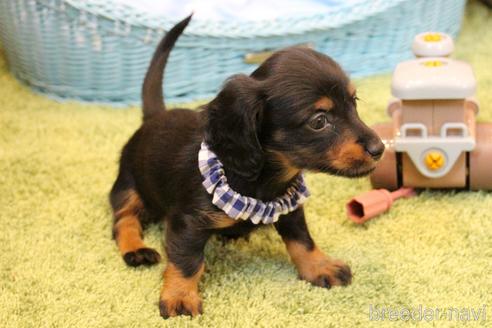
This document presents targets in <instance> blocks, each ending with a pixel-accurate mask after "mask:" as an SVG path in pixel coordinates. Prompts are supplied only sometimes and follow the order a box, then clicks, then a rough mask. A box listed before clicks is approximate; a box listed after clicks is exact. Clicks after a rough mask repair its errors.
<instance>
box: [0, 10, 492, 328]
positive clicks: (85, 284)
mask: <svg viewBox="0 0 492 328" xmlns="http://www.w3.org/2000/svg"><path fill="white" fill-rule="evenodd" d="M491 53H492V15H491V14H490V12H487V11H486V10H485V9H484V7H483V6H481V5H479V4H477V3H475V2H473V3H472V4H471V5H469V6H468V8H467V16H466V20H465V23H464V26H463V30H462V33H461V35H460V37H459V39H458V42H457V50H456V52H455V57H457V58H461V59H464V60H467V61H468V62H470V63H471V64H472V65H473V66H474V68H475V72H476V75H477V78H478V83H479V90H478V98H479V100H480V101H481V104H482V107H481V113H480V119H481V120H484V121H492V63H491V61H492V60H491ZM389 83H390V77H389V75H384V76H380V77H374V78H369V79H364V80H359V81H356V84H357V86H358V90H359V91H358V92H359V96H360V98H361V99H362V100H361V102H360V113H361V116H362V117H363V118H364V119H365V120H366V121H367V122H369V123H375V122H378V121H382V120H387V117H386V116H385V105H386V102H387V100H388V99H389V97H390V94H389ZM140 116H141V115H140V110H139V109H137V108H131V109H128V110H122V109H113V108H108V107H102V106H94V105H83V104H79V103H63V104H60V103H57V102H55V101H52V100H49V99H47V98H45V97H43V96H40V95H36V94H34V93H32V92H31V91H30V90H29V89H28V88H27V87H25V86H22V85H20V84H19V83H18V82H17V81H16V80H15V79H14V78H13V77H12V76H11V75H10V74H9V73H8V71H7V67H6V63H5V59H4V58H3V57H1V56H0V127H1V130H0V172H1V173H0V226H1V228H0V229H1V231H0V247H1V253H0V326H4V327H162V326H173V327H175V326H178V327H180V326H182V327H185V326H186V327H194V326H207V327H354V326H361V327H380V326H391V327H393V326H412V322H410V323H409V322H403V321H398V322H390V321H389V320H388V319H387V320H386V321H385V322H380V321H370V320H369V319H370V317H369V315H370V305H371V304H372V305H373V306H375V305H377V304H380V305H386V306H388V307H392V308H395V309H398V308H400V307H407V308H410V309H412V308H417V307H419V306H420V305H422V306H423V307H428V308H436V307H439V308H448V307H452V308H459V309H462V308H475V309H477V310H478V309H479V308H481V307H482V306H483V305H488V308H487V311H488V313H487V315H488V316H487V321H485V322H484V321H483V320H482V321H481V323H480V325H483V326H487V325H488V326H489V327H492V195H491V194H490V193H486V192H461V193H454V192H447V193H445V192H424V193H423V194H422V195H421V196H420V197H418V198H414V199H410V200H405V201H401V202H399V203H397V204H396V205H395V206H394V208H393V209H392V210H391V212H390V213H388V214H386V215H383V216H381V217H380V218H378V219H376V220H374V221H371V222H369V223H367V224H366V225H365V226H356V225H354V224H352V223H351V222H349V221H348V220H347V219H346V217H345V211H344V203H345V202H346V200H347V199H349V198H350V197H351V196H352V195H355V194H358V193H360V192H362V191H365V190H368V189H369V188H370V186H369V183H368V180H367V179H358V180H349V179H342V178H336V177H329V176H325V175H314V174H310V175H308V185H309V186H310V188H311V191H312V194H313V195H312V197H311V199H310V200H309V202H308V204H307V205H306V211H307V218H308V223H309V227H310V229H311V231H312V234H313V236H314V238H315V240H316V241H317V243H318V245H319V246H320V248H322V249H323V250H325V251H326V252H327V253H328V254H330V255H332V256H333V257H336V258H340V259H343V260H345V261H347V262H348V263H349V264H350V265H351V267H352V270H353V272H354V273H355V277H354V280H353V284H352V285H351V286H349V287H347V288H333V289H331V290H325V289H321V288H315V287H311V286H310V285H309V284H308V283H305V282H303V281H299V280H298V279H297V277H296V276H297V274H296V272H295V270H294V267H293V266H292V265H291V264H290V263H289V259H288V257H287V253H286V251H285V249H284V245H283V243H282V242H281V240H280V238H279V237H278V236H277V234H276V233H275V232H274V230H273V229H271V228H268V229H264V230H262V231H260V232H258V233H257V234H254V235H253V236H252V238H251V240H250V241H249V242H245V241H239V242H236V243H233V244H229V245H227V246H225V247H222V246H221V244H220V243H219V242H217V241H215V240H214V241H212V242H210V243H209V244H208V246H207V250H206V263H207V271H206V273H205V275H204V279H203V281H202V284H201V289H202V291H203V292H202V295H203V298H204V310H205V314H204V315H202V316H200V317H197V318H195V319H193V320H191V319H190V318H187V317H184V318H176V319H170V320H167V321H164V320H163V319H161V318H160V317H159V312H158V308H157V301H158V296H159V289H160V286H161V272H162V270H163V267H164V263H161V264H159V265H158V266H155V267H153V268H138V269H132V268H128V267H126V266H125V265H124V263H123V261H122V259H121V257H120V256H119V254H118V251H117V249H116V246H115V244H114V242H113V241H112V240H111V233H110V231H111V213H110V209H109V206H108V202H107V194H108V191H109V189H110V187H111V184H112V182H113V180H114V178H115V176H116V171H117V159H118V153H119V151H120V149H121V147H122V145H123V144H124V143H125V142H126V140H127V139H128V137H129V136H130V135H131V134H132V132H133V131H134V130H135V129H136V128H137V127H138V126H139V124H140ZM159 229H160V228H159V227H157V226H153V227H151V228H150V230H149V231H148V233H147V234H146V240H147V243H148V244H149V245H150V246H152V247H156V248H157V249H159V250H161V251H162V245H161V243H162V240H161V238H162V237H161V235H162V234H161V231H160V230H159ZM454 318H455V320H454V321H433V322H430V323H426V322H425V321H424V320H423V321H422V323H423V324H424V325H434V326H437V327H447V326H455V325H456V324H457V322H456V317H454ZM482 319H483V316H482ZM475 324H476V323H473V322H471V323H468V325H467V326H473V325H475Z"/></svg>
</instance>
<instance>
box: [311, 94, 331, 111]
mask: <svg viewBox="0 0 492 328" xmlns="http://www.w3.org/2000/svg"><path fill="white" fill-rule="evenodd" d="M314 108H316V109H317V110H325V111H330V110H331V109H332V108H333V100H331V99H330V98H328V97H326V96H324V97H321V98H320V99H318V101H316V102H315V103H314Z"/></svg>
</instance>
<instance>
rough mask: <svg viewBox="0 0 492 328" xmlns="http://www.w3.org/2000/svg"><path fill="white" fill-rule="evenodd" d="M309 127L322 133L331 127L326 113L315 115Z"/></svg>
mask: <svg viewBox="0 0 492 328" xmlns="http://www.w3.org/2000/svg"><path fill="white" fill-rule="evenodd" d="M308 125H309V127H310V128H311V129H313V130H315V131H321V130H323V129H324V128H326V127H327V126H329V125H331V124H330V122H329V121H328V117H327V116H326V114H325V113H319V114H316V115H314V117H313V118H311V120H310V121H309V122H308Z"/></svg>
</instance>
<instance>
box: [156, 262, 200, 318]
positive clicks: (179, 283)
mask: <svg viewBox="0 0 492 328" xmlns="http://www.w3.org/2000/svg"><path fill="white" fill-rule="evenodd" d="M204 271H205V264H204V263H202V264H201V266H200V268H199V270H198V271H197V272H196V273H195V274H194V275H193V276H191V277H184V276H183V274H182V272H181V270H179V269H178V268H177V267H176V266H175V265H174V264H173V263H170V262H169V263H168V264H167V266H166V269H165V271H164V284H163V285H162V289H161V298H160V303H159V307H160V310H161V315H162V316H163V317H174V316H176V315H180V314H185V315H192V316H196V315H198V314H200V313H202V300H201V298H200V295H199V291H198V283H199V282H200V278H201V277H202V275H203V272H204Z"/></svg>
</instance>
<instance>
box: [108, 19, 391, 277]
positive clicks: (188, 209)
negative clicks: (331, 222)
mask: <svg viewBox="0 0 492 328" xmlns="http://www.w3.org/2000/svg"><path fill="white" fill-rule="evenodd" d="M190 18H191V17H188V18H186V19H185V20H183V21H182V22H181V23H179V24H178V25H176V26H175V27H174V28H173V29H172V30H171V31H170V32H169V33H168V35H167V36H166V37H165V38H164V39H163V41H162V42H161V43H160V45H159V47H158V48H157V50H156V53H155V55H154V58H153V59H152V62H151V64H150V67H149V71H148V73H147V76H146V78H145V82H144V86H143V92H142V94H143V108H144V122H143V124H142V126H141V127H140V128H139V129H138V130H137V131H136V132H135V134H134V135H133V136H132V137H131V138H130V140H129V141H128V143H127V144H126V145H125V147H124V149H123V152H122V156H121V161H120V171H119V175H118V178H117V180H116V182H115V184H114V186H113V189H112V191H111V197H110V199H111V204H112V206H113V209H114V211H115V212H117V211H118V210H119V208H121V206H122V202H123V199H124V194H125V193H127V192H128V191H134V192H136V193H137V194H138V196H139V197H140V198H141V200H142V202H143V204H144V206H145V217H151V218H155V219H158V220H162V219H165V220H166V223H167V228H166V242H165V243H166V254H167V258H168V261H170V262H171V263H173V264H174V265H175V266H176V267H178V268H179V269H180V270H181V271H182V273H183V275H184V276H186V277H191V276H192V275H194V274H195V273H196V272H197V270H199V268H200V266H201V264H202V263H203V261H204V253H203V251H204V247H205V244H206V242H207V240H208V239H209V238H210V236H211V235H213V234H219V235H223V236H224V237H226V238H238V237H240V236H245V235H248V234H249V233H250V232H252V231H253V230H254V229H256V228H258V227H261V225H254V224H253V223H251V222H250V221H238V222H237V223H236V224H234V225H232V226H229V227H225V228H218V227H217V226H216V225H215V223H214V221H213V220H211V219H210V217H209V215H208V214H209V213H217V214H222V212H221V210H220V209H218V208H216V207H215V206H214V205H213V204H212V203H211V196H210V195H209V194H208V193H207V192H206V190H205V189H204V188H203V187H202V184H201V183H202V178H201V175H200V172H199V170H198V151H199V148H200V143H201V142H202V141H203V140H205V141H206V142H207V143H208V144H209V146H210V148H211V149H212V150H213V151H214V152H215V153H216V154H217V155H218V157H219V158H220V160H221V161H222V162H223V164H224V168H225V172H226V176H227V179H228V182H229V184H230V185H231V187H232V188H233V189H234V190H235V191H237V192H239V193H241V194H242V195H245V196H249V197H254V198H258V199H261V200H263V201H269V200H272V199H274V198H275V197H278V196H280V195H283V194H284V193H285V191H286V189H287V188H288V187H289V186H290V184H291V183H292V181H293V180H294V179H296V178H297V176H298V174H300V172H301V170H302V169H308V170H313V171H321V172H327V173H332V174H338V175H345V176H359V175H364V174H367V173H368V172H370V171H371V170H372V169H373V168H374V165H375V158H373V157H374V156H371V155H368V152H367V149H368V148H369V147H372V148H374V147H376V148H378V151H379V150H380V153H381V152H382V149H383V146H382V143H381V141H380V140H379V138H378V137H377V136H376V135H375V133H374V132H373V131H372V130H370V129H369V128H368V127H367V126H366V125H365V124H364V123H362V122H361V121H360V119H359V118H358V116H357V112H356V101H355V96H354V95H353V94H350V92H349V89H350V88H349V79H348V78H347V77H346V75H345V74H344V73H343V71H342V70H341V68H340V67H339V66H338V64H337V63H335V62H334V61H333V60H332V59H331V58H329V57H327V56H325V55H323V54H320V53H317V52H316V51H313V50H310V49H305V48H298V47H294V48H288V49H285V50H282V51H280V52H277V53H275V54H274V55H273V56H272V57H271V58H270V59H268V60H267V61H266V62H265V63H264V64H263V65H261V66H260V67H259V68H258V69H257V70H256V71H255V72H254V73H253V74H251V76H246V75H236V76H233V77H231V78H230V79H229V80H228V81H226V83H225V85H224V87H223V88H222V90H221V91H220V92H219V94H218V95H217V97H216V98H215V99H213V100H212V101H211V102H210V103H208V104H207V105H205V106H203V107H202V108H201V109H200V110H197V111H190V110H184V109H175V110H172V111H166V110H164V108H165V106H164V105H163V102H162V74H163V73H162V72H163V69H164V66H165V63H166V60H167V58H168V56H169V52H170V50H171V48H172V46H173V45H174V43H175V41H176V39H177V38H178V36H179V34H180V33H181V32H182V31H183V29H184V28H185V27H186V25H187V24H188V22H189V20H190ZM321 97H329V99H331V101H332V102H333V108H331V109H330V110H329V111H328V112H327V113H326V116H327V120H329V123H330V126H329V128H326V129H325V130H323V131H313V130H312V129H311V128H310V127H309V124H310V123H309V122H310V120H311V119H312V118H313V115H316V114H319V113H320V111H321V109H320V108H315V106H314V104H315V103H316V101H317V100H318V99H320V98H321ZM323 115H324V114H323ZM348 143H351V144H350V146H352V147H361V148H360V149H361V151H360V156H359V157H357V156H355V155H354V154H353V153H352V154H351V155H350V156H349V155H347V156H346V158H339V157H337V153H336V151H337V149H342V148H343V147H344V146H347V144H348ZM379 155H380V154H379ZM330 156H331V157H330ZM340 160H344V161H342V162H341V163H345V162H346V167H339V166H337V165H338V164H336V163H337V162H336V161H340ZM139 215H140V217H142V216H143V213H140V214H139ZM275 227H276V229H277V231H278V232H279V234H280V235H281V236H282V238H283V239H284V240H285V241H289V240H294V241H296V242H298V243H301V244H303V245H305V247H306V248H307V249H308V250H312V249H313V248H314V241H313V240H312V238H311V236H310V234H309V231H308V228H307V225H306V221H305V218H304V211H303V209H302V208H299V209H298V210H296V211H295V212H293V213H290V214H288V215H285V216H283V217H281V218H280V220H279V221H278V222H277V223H276V224H275ZM130 265H131V263H130Z"/></svg>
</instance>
